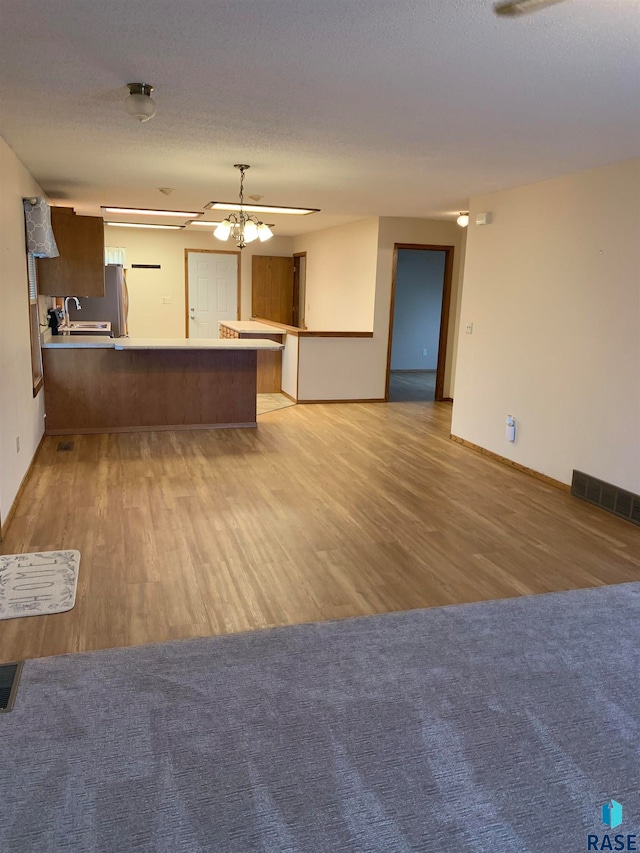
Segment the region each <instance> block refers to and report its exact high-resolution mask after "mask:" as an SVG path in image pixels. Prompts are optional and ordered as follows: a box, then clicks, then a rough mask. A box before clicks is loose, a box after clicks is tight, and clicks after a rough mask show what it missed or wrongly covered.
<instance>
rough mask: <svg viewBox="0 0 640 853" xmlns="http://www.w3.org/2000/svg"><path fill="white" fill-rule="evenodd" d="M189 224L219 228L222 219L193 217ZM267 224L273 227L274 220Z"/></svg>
mask: <svg viewBox="0 0 640 853" xmlns="http://www.w3.org/2000/svg"><path fill="white" fill-rule="evenodd" d="M187 225H204V227H205V228H217V226H218V225H222V223H221V222H220V220H217V221H215V222H214V221H212V220H211V219H192V220H191V222H187ZM267 225H268V226H269V228H273V227H274V225H273V222H268V223H267Z"/></svg>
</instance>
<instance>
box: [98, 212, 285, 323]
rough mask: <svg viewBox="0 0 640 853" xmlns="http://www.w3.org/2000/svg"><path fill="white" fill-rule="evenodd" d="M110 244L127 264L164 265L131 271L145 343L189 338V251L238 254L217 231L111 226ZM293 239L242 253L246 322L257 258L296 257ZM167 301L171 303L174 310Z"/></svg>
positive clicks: (133, 318)
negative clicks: (186, 256)
mask: <svg viewBox="0 0 640 853" xmlns="http://www.w3.org/2000/svg"><path fill="white" fill-rule="evenodd" d="M105 244H106V245H107V246H123V247H124V248H125V249H126V250H127V264H128V266H129V267H131V264H160V266H161V269H159V270H134V269H128V270H127V284H128V287H129V300H130V305H129V334H130V335H131V336H134V335H135V336H136V337H141V338H149V337H153V338H175V337H184V334H185V301H184V300H185V279H184V269H185V267H184V250H185V249H220V250H224V251H229V250H231V251H233V250H235V245H234V244H233V243H231V242H229V243H222V242H220V241H219V240H216V239H215V238H214V237H213V236H212V234H211V232H209V231H208V230H205V231H204V232H200V231H195V230H193V231H187V230H184V231H154V230H152V229H148V230H147V229H144V228H109V227H108V226H105ZM238 251H240V250H238ZM292 252H293V238H291V237H273V238H272V239H271V240H269V241H268V243H257V244H256V243H251V244H250V245H249V246H247V248H246V249H243V250H242V253H241V264H240V269H241V281H242V296H241V318H242V319H243V320H245V319H248V318H249V317H250V316H251V258H252V256H253V255H254V254H256V255H291V254H292ZM163 298H169V299H171V300H172V301H171V303H170V304H168V305H165V304H163V301H162V300H163Z"/></svg>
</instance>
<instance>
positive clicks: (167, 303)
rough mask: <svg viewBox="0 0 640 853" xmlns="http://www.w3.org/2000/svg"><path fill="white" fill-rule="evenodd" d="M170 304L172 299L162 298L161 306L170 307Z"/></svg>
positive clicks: (168, 297)
mask: <svg viewBox="0 0 640 853" xmlns="http://www.w3.org/2000/svg"><path fill="white" fill-rule="evenodd" d="M172 303H173V299H172V298H171V297H170V296H163V297H162V304H163V305H171V304H172Z"/></svg>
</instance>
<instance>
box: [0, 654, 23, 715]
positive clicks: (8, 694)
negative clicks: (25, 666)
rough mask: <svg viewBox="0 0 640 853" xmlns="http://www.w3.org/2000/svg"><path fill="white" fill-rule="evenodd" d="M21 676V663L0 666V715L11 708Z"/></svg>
mask: <svg viewBox="0 0 640 853" xmlns="http://www.w3.org/2000/svg"><path fill="white" fill-rule="evenodd" d="M21 674H22V661H20V662H19V663H3V664H0V714H6V713H8V712H9V711H10V710H11V709H12V708H13V703H14V702H15V699H16V693H17V692H18V683H19V682H20V675H21Z"/></svg>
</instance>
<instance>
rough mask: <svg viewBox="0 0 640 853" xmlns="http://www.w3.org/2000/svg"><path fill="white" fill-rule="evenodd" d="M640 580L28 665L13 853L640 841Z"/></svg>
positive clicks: (5, 800) (12, 786)
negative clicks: (615, 807) (619, 817)
mask: <svg viewBox="0 0 640 853" xmlns="http://www.w3.org/2000/svg"><path fill="white" fill-rule="evenodd" d="M639 626H640V583H636V584H624V585H620V586H612V587H605V588H600V589H593V590H584V591H579V592H567V593H560V594H557V595H543V596H535V597H530V598H519V599H511V600H506V601H496V602H487V603H481V604H472V605H462V606H457V607H445V608H434V609H430V610H420V611H413V612H409V613H400V614H392V615H388V616H377V617H368V618H364V619H351V620H344V621H340V622H329V623H324V624H314V625H304V626H298V627H292V628H281V629H275V630H271V631H261V632H255V633H250V634H242V635H236V636H230V637H221V638H212V639H204V640H189V641H183V642H177V643H168V644H165V645H152V646H143V647H139V648H133V649H117V650H113V651H106V652H94V653H91V654H81V655H68V656H64V657H58V658H48V659H44V660H36V661H30V662H28V663H27V664H26V666H25V669H24V674H23V677H22V684H21V687H20V691H19V694H18V699H17V702H16V707H15V710H14V711H13V712H12V713H10V714H6V715H3V716H0V743H1V750H0V850H1V851H3V853H15V852H16V851H20V853H22V851H34V853H35V851H37V853H57V851H68V850H72V851H78V853H90V851H100V853H111V851H113V852H114V853H115V851H118V853H129V851H149V853H164V851H166V853H199V851H221V852H222V851H223V853H251V851H265V853H272V852H273V853H294V851H305V853H323V851H342V850H344V851H366V853H395V851H430V853H431V852H432V853H445V851H446V853H448V851H451V853H464V852H465V851H476V852H477V851H481V853H485V851H486V853H489V852H490V853H503V852H504V853H507V851H508V853H527V852H528V851H530V853H537V851H540V853H542V851H544V853H559V851H563V853H564V851H567V853H573V851H583V850H586V849H587V834H588V833H598V834H599V835H600V836H601V835H602V833H603V832H605V831H606V827H604V826H602V824H601V823H600V807H601V805H602V804H603V803H604V802H606V801H607V800H608V799H609V798H611V797H613V798H614V799H616V800H618V801H619V802H621V803H622V804H623V807H624V821H623V824H622V826H621V827H620V828H619V829H617V830H616V832H622V831H624V832H625V833H631V832H638V831H640V782H639V768H640V719H639V715H640V689H639V676H640V627H639Z"/></svg>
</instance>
